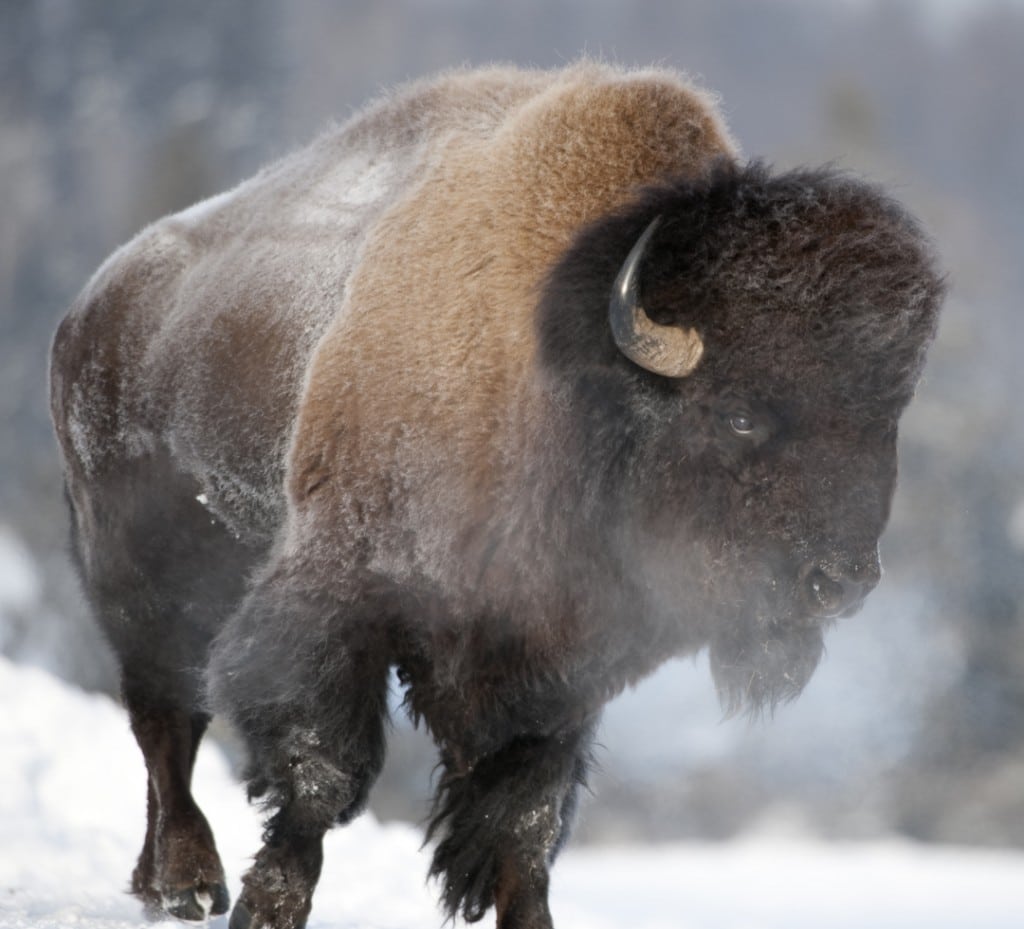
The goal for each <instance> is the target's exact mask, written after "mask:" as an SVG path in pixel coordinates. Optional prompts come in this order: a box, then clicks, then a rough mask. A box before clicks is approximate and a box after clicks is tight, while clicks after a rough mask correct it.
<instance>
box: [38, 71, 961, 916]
mask: <svg viewBox="0 0 1024 929" xmlns="http://www.w3.org/2000/svg"><path fill="white" fill-rule="evenodd" d="M645 230H646V232H645ZM627 256H631V259H630V260H627ZM631 261H632V264H631V263H630V262H631ZM935 264H936V263H935V260H934V258H933V256H932V254H931V250H930V247H929V245H928V242H927V240H926V238H925V237H924V235H923V234H922V232H921V230H920V229H919V227H918V225H917V223H916V222H915V221H914V220H913V219H912V218H911V217H910V216H908V215H907V214H906V212H905V211H904V210H903V209H902V208H901V207H900V206H899V205H897V204H896V203H895V202H894V201H892V200H891V199H890V198H889V197H888V196H886V195H885V194H884V193H883V192H882V191H880V190H879V189H877V188H875V187H874V186H872V185H870V184H867V183H865V182H863V181H861V180H858V179H856V178H853V177H851V176H849V175H847V174H844V173H842V172H837V171H834V170H825V169H818V170H798V171H792V172H787V173H775V172H772V171H771V170H769V169H768V168H767V167H766V166H764V165H763V164H760V163H757V162H753V163H750V164H743V163H741V162H740V161H739V155H738V151H737V148H736V146H735V144H734V143H733V141H732V140H731V138H730V136H729V133H728V131H727V129H726V127H725V125H724V123H723V121H722V118H721V116H720V114H719V113H718V111H717V109H716V107H715V103H714V100H713V98H712V97H711V96H710V95H709V94H707V93H706V92H704V91H702V90H700V89H698V88H696V87H695V86H694V85H693V84H692V83H691V82H689V81H688V80H687V79H686V78H684V77H683V76H681V75H679V74H677V73H675V72H671V71H667V70H656V69H648V70H637V71H626V70H623V69H619V68H615V67H611V66H608V65H603V64H598V63H594V62H588V61H584V62H580V63H578V64H576V65H574V66H572V67H569V68H566V69H563V70H559V71H521V70H517V69H512V68H491V69H486V70H479V71H469V70H467V71H456V72H451V73H448V74H445V75H442V76H440V77H437V78H433V79H430V80H426V81H422V82H420V83H416V84H413V85H410V86H408V87H405V88H401V89H399V90H396V91H394V92H393V93H391V94H389V95H387V96H385V97H383V98H382V99H380V100H379V101H377V102H375V103H373V104H371V105H370V106H369V107H367V108H366V109H365V110H363V111H362V112H360V113H358V114H356V115H355V116H354V117H353V118H352V119H350V120H349V121H348V122H347V123H345V124H343V125H341V126H340V127H337V128H334V129H331V130H329V131H327V132H326V133H325V134H323V135H322V136H321V137H319V138H318V139H317V140H315V141H314V142H313V143H312V144H311V145H309V146H308V147H306V148H305V149H302V150H301V151H299V152H296V153H295V154H293V155H291V156H288V157H287V158H285V159H283V160H282V161H280V162H278V163H276V164H274V165H271V166H270V167H268V168H266V169H265V170H264V171H262V172H261V173H259V174H258V175H256V176H255V177H254V178H252V179H250V180H248V181H245V182H244V183H242V184H240V185H239V186H238V187H236V188H235V189H234V190H232V191H229V192H227V193H225V194H222V195H219V196H217V197H213V198H211V199H210V200H207V201H204V202H203V203H201V204H198V205H197V206H195V207H192V208H191V209H189V210H185V211H184V212H181V213H178V214H175V215H173V216H169V217H167V218H165V219H162V220H160V221H158V222H156V223H154V224H153V225H151V226H150V227H148V228H147V229H145V230H143V232H141V233H140V234H139V235H138V236H137V237H136V238H135V239H133V240H132V241H131V242H129V243H128V244H127V245H125V246H124V247H122V248H121V249H119V250H118V251H117V252H115V254H114V255H113V256H111V258H110V259H108V261H107V262H106V263H105V264H104V265H103V266H102V267H101V268H100V269H99V271H97V272H96V274H95V275H94V277H93V278H92V280H91V281H90V282H89V283H88V284H87V286H86V287H85V289H84V290H83V292H82V294H81V295H80V296H79V297H78V299H77V300H76V301H75V303H74V305H73V306H72V308H71V310H70V311H69V313H68V315H67V317H66V318H65V319H64V321H63V322H62V323H61V325H60V327H59V329H58V332H57V335H56V338H55V340H54V345H53V353H52V365H51V378H52V388H51V398H52V410H53V419H54V423H55V427H56V430H57V435H58V439H59V442H60V446H61V450H62V452H63V456H64V462H65V475H66V483H67V492H68V498H69V501H70V504H71V514H72V527H73V535H74V550H75V557H76V560H77V563H78V565H79V567H80V570H81V574H82V578H83V583H84V586H85V589H86V592H87V594H88V596H89V599H90V601H91V603H92V606H93V608H94V610H95V611H96V613H97V616H98V618H99V620H100V622H101V623H102V625H103V627H104V629H105V630H106V632H107V634H108V637H109V639H110V641H111V643H112V645H113V646H114V648H115V650H116V652H117V654H118V657H119V659H120V661H121V664H122V668H123V679H124V683H123V687H124V695H125V700H126V703H127V705H128V708H129V711H130V714H131V718H132V725H133V729H134V731H135V734H136V737H137V739H138V741H139V744H140V747H141V748H142V750H143V753H144V755H145V757H146V761H147V766H148V768H149V773H150V784H151V788H150V789H151V795H150V829H149V832H148V833H147V838H146V843H145V847H144V850H143V853H142V855H141V857H140V859H139V864H138V866H137V868H136V872H135V874H134V876H133V881H132V889H133V891H134V892H135V893H136V894H137V895H138V896H139V897H141V898H142V899H143V900H144V901H145V902H146V903H147V905H148V906H150V907H151V908H153V909H154V910H158V911H163V912H170V913H172V914H174V915H179V916H184V917H186V918H198V917H199V916H201V915H203V914H202V913H201V912H200V910H201V909H202V907H201V903H202V901H203V900H205V901H208V902H211V901H212V902H211V903H210V905H211V906H212V907H213V911H214V912H220V911H222V910H223V909H224V908H226V906H227V896H226V890H225V889H224V887H225V885H224V877H223V872H222V870H221V867H220V863H219V861H218V859H217V855H216V851H215V848H214V845H213V840H212V836H211V835H210V831H209V827H208V826H207V824H206V821H205V819H203V816H202V814H201V813H200V812H199V810H198V808H197V807H196V806H195V803H194V801H193V800H192V798H191V795H190V793H189V788H188V780H189V776H190V767H191V761H192V759H193V758H194V753H195V749H196V746H197V745H198V742H199V739H200V738H201V736H202V733H203V730H204V729H205V726H206V723H207V721H208V719H209V716H210V714H211V713H213V712H220V713H223V714H224V715H226V716H227V717H228V718H229V719H230V720H231V721H232V722H233V723H234V724H235V726H236V727H237V728H238V730H239V732H240V734H241V735H242V737H243V739H244V741H245V743H246V745H247V748H248V750H249V758H250V760H249V774H248V780H249V787H250V793H251V794H253V795H258V796H261V797H262V798H263V801H264V802H265V803H266V805H267V807H268V809H269V811H270V813H271V815H270V818H269V821H268V827H267V836H266V844H265V845H264V847H263V849H262V850H261V851H260V853H259V854H258V855H257V857H256V861H255V864H254V866H253V868H252V869H251V870H250V871H249V873H248V874H247V875H246V877H245V879H244V884H245V887H244V890H243V893H242V897H241V899H240V900H239V902H238V903H237V904H236V908H235V911H234V913H233V915H232V921H231V923H232V929H247V927H256V926H265V927H275V929H283V927H286V926H289V927H291V926H298V925H301V924H302V922H303V921H304V920H305V917H306V915H307V914H308V912H309V906H310V901H311V895H312V891H313V887H314V885H315V882H316V880H317V877H318V875H319V870H320V856H321V851H320V848H321V845H320V841H321V837H322V835H323V833H324V831H325V830H326V829H327V828H328V827H329V826H330V825H332V824H334V823H337V822H345V821H347V820H348V819H350V818H351V817H352V816H354V815H356V814H357V813H358V812H359V811H360V810H361V809H362V808H363V806H364V804H365V801H366V796H367V792H368V790H369V788H370V785H371V784H372V782H373V779H374V777H375V776H376V774H377V772H378V771H379V769H380V765H381V763H382V759H383V753H384V721H385V717H386V713H387V700H386V694H387V681H388V674H389V670H390V669H392V668H397V669H398V673H399V678H400V680H401V681H402V684H403V686H404V688H405V702H406V706H407V708H408V710H409V712H410V713H411V714H412V716H413V717H414V718H415V719H417V720H422V721H423V722H424V723H425V724H426V725H427V726H428V727H429V729H430V731H431V733H432V734H433V736H434V738H435V739H436V741H437V742H438V745H439V747H440V750H441V760H442V766H443V771H442V775H441V777H440V780H439V784H438V796H437V801H436V803H435V807H434V813H433V817H432V822H431V826H430V835H431V836H432V837H434V838H436V839H437V846H436V850H435V853H434V863H433V872H432V873H434V874H437V875H438V876H440V877H441V878H442V880H443V882H444V889H443V900H444V904H445V906H446V908H447V909H448V911H449V912H450V913H452V914H454V913H456V912H460V911H461V912H462V913H463V915H465V916H467V917H468V918H471V919H472V918H478V917H480V916H481V915H482V914H483V913H484V911H486V910H487V908H488V907H490V906H491V905H494V906H495V907H496V909H497V913H498V924H499V927H501V929H549V927H550V925H551V923H550V915H549V914H548V910H547V903H546V898H547V874H548V865H549V864H550V861H551V859H552V858H553V857H554V855H555V853H556V852H557V850H558V849H559V848H560V847H561V845H562V844H563V843H564V841H565V839H566V837H567V835H568V830H569V825H570V822H571V818H572V812H573V810H574V808H575V804H576V796H577V791H578V789H579V787H580V785H581V784H582V783H583V782H584V780H585V776H586V770H587V767H588V761H589V758H590V745H591V740H592V737H593V732H594V729H595V727H596V724H597V720H598V718H599V715H600V711H601V708H602V706H603V704H604V703H605V702H606V701H607V700H609V699H610V698H611V697H613V696H614V695H615V694H616V693H618V692H619V691H620V690H621V689H622V688H623V687H625V686H626V685H628V684H630V683H632V682H635V681H636V680H639V679H640V678H642V677H643V676H644V675H646V674H647V673H649V672H650V671H651V670H653V668H655V667H656V666H657V665H658V664H660V663H661V662H663V661H664V660H665V659H667V658H669V657H671V656H674V655H682V654H692V653H693V652H695V651H697V650H699V649H701V648H703V647H707V648H709V649H710V653H711V661H712V668H713V671H714V674H715V680H716V683H717V685H718V687H719V690H720V692H721V694H722V697H723V700H724V702H725V703H726V705H727V706H728V707H731V708H739V707H743V706H745V707H747V708H751V709H757V708H759V707H764V706H771V705H773V704H774V703H775V702H776V701H778V700H780V699H786V698H789V697H793V696H795V695H796V694H798V693H799V692H800V690H801V689H802V688H803V686H804V684H805V683H806V682H807V680H808V678H809V677H810V675H811V673H812V672H813V670H814V667H815V665H816V664H817V662H818V659H819V657H820V654H821V651H822V642H823V629H824V628H825V627H826V626H827V625H828V623H830V622H831V621H833V620H834V619H835V618H836V617H838V616H841V615H846V614H848V613H850V612H852V611H854V610H855V609H856V608H857V607H858V606H859V604H860V602H861V601H862V600H863V597H864V596H865V595H866V594H867V593H868V592H869V591H870V589H871V588H872V587H874V585H875V584H876V583H877V581H878V578H879V572H880V568H879V564H878V557H877V542H878V537H879V535H880V534H881V532H882V530H883V528H884V526H885V523H886V521H887V518H888V512H889V505H890V500H891V496H892V492H893V488H894V485H895V474H896V436H897V423H898V419H899V417H900V415H901V414H902V412H903V410H904V408H905V407H906V405H907V403H908V402H909V401H910V399H911V396H912V393H913V390H914V387H915V384H916V382H917V379H918V376H919V373H920V370H921V366H922V364H923V362H924V354H925V350H926V348H927V346H928V344H929V342H930V341H931V338H932V336H933V334H934V330H935V325H936V317H937V312H938V307H939V304H940V302H941V296H942V282H941V279H940V277H939V276H938V274H937V271H936V267H935ZM627 272H628V273H627ZM623 281H625V282H628V286H626V284H623V285H622V291H621V292H620V290H619V287H620V282H623ZM613 321H614V322H615V325H614V326H613V325H612V324H611V323H612V322H613ZM681 331H685V332H686V333H688V335H687V336H686V338H687V340H688V342H687V344H688V346H689V349H688V350H689V351H691V352H692V354H691V356H689V360H688V361H687V363H686V364H685V365H663V363H662V362H661V361H660V360H659V359H661V358H662V357H663V356H664V354H665V352H666V351H668V350H669V349H668V346H671V345H675V344H677V342H678V340H677V339H676V340H673V339H670V338H669V334H670V333H672V334H675V335H678V334H679V333H680V332H681ZM623 340H633V341H631V342H629V345H628V346H627V344H626V342H624V341H623Z"/></svg>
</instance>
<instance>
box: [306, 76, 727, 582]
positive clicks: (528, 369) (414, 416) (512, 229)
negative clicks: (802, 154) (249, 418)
mask: <svg viewBox="0 0 1024 929" xmlns="http://www.w3.org/2000/svg"><path fill="white" fill-rule="evenodd" d="M529 79H530V80H536V75H529ZM731 154H733V148H732V146H731V143H730V141H729V139H728V136H727V134H726V131H725V129H724V127H723V126H722V124H721V121H720V120H719V119H718V117H717V116H716V115H715V113H714V111H713V110H712V109H711V106H710V103H709V101H708V99H707V98H706V97H705V96H703V95H701V94H699V93H697V92H696V91H694V90H693V89H692V88H691V87H689V86H688V85H686V84H685V83H683V82H682V81H681V79H679V78H678V77H677V76H675V75H672V74H668V73H662V72H642V73H638V74H635V75H632V74H624V73H621V72H616V71H612V70H611V69H608V68H605V67H602V66H598V65H590V64H585V65H581V66H578V67H577V68H575V69H572V70H570V71H568V72H565V73H559V74H556V75H551V76H550V77H549V78H548V80H547V82H546V83H545V85H544V86H543V89H542V90H541V91H540V92H539V93H536V94H534V95H532V96H530V97H528V98H527V99H526V100H525V101H523V102H520V103H518V104H517V105H516V106H515V107H511V108H509V109H507V110H506V111H504V112H503V113H502V118H501V119H500V120H496V121H495V124H494V126H493V128H492V129H491V130H490V131H488V132H487V133H480V132H471V131H455V132H451V133H449V134H448V135H447V136H446V137H445V138H444V139H443V140H441V141H440V142H439V151H438V153H437V154H436V155H435V157H433V158H432V159H431V163H430V168H429V170H427V171H425V172H424V173H423V175H422V176H421V177H420V179H419V182H418V184H417V186H416V187H415V189H414V190H413V191H411V192H410V193H409V194H408V195H407V196H406V197H404V198H403V199H401V200H399V201H398V202H397V203H396V204H395V205H394V206H393V207H392V208H391V209H390V210H389V211H388V212H387V213H386V214H385V216H384V217H383V218H382V219H381V221H380V222H379V223H378V224H377V225H376V227H375V228H374V230H373V232H372V233H371V235H370V236H369V240H368V242H367V244H366V247H365V250H364V252H363V258H362V261H361V262H360V266H359V268H358V269H357V271H356V273H355V275H354V276H353V279H352V281H351V284H350V289H349V294H348V298H347V302H348V303H349V304H350V306H351V307H352V312H351V313H341V314H339V315H338V316H337V317H336V318H335V319H334V321H333V322H332V323H331V325H330V326H328V328H327V330H326V332H325V334H324V336H323V338H322V339H321V341H320V344H319V345H318V347H317V350H316V352H315V353H314V356H313V360H312V363H311V365H310V373H309V378H308V381H307V385H306V390H305V393H304V396H303V401H302V405H301V410H300V415H299V419H298V425H297V429H296V432H295V441H294V445H293V449H292V454H291V460H290V474H291V479H290V482H289V491H290V496H291V499H292V501H293V503H294V504H295V506H296V508H297V511H296V513H295V515H296V517H297V519H298V527H297V528H298V532H297V534H296V535H295V536H294V542H295V544H296V545H297V546H298V545H306V544H308V542H309V535H308V533H309V530H310V525H309V521H310V520H313V521H315V522H316V523H318V524H319V526H320V527H321V529H322V531H323V532H325V533H329V534H336V533H337V528H338V525H339V520H340V521H341V523H342V524H344V525H351V524H352V519H353V515H352V514H353V509H354V508H355V507H357V506H358V508H360V509H361V510H362V511H364V512H366V511H372V512H373V518H372V519H371V520H369V521H371V522H372V523H373V525H374V526H375V527H376V529H377V531H378V532H379V530H380V528H381V525H382V519H381V517H382V515H383V514H384V513H385V512H386V511H387V510H388V509H389V507H391V506H393V505H394V501H395V500H401V501H402V502H403V506H405V507H410V506H412V507H415V506H416V503H417V501H423V502H427V503H429V508H430V510H431V512H432V513H433V515H434V516H435V517H436V515H437V510H438V507H442V508H444V509H445V510H446V513H445V516H446V518H444V519H440V520H438V522H439V523H440V524H441V525H448V526H452V525H459V524H460V523H461V524H463V525H465V526H467V527H468V526H469V525H471V524H472V523H473V522H474V521H475V516H476V513H478V512H479V511H486V510H488V509H490V508H491V507H492V506H493V504H494V503H495V499H494V497H495V495H500V494H501V493H502V491H503V490H507V489H508V488H503V487H502V486H501V485H500V483H498V482H497V480H496V478H497V477H498V476H503V477H504V478H506V479H507V480H512V481H517V482H518V481H521V480H524V479H526V477H527V476H526V475H523V474H513V473H511V472H510V470H509V467H508V465H509V464H510V463H512V462H522V463H524V464H525V463H526V462H527V461H529V460H530V458H531V456H528V455H527V456H523V455H520V454H517V449H519V448H521V447H522V445H523V444H525V443H529V442H530V441H532V440H533V438H532V435H531V434H532V432H533V430H532V429H531V423H532V422H533V421H534V420H543V421H544V422H546V423H547V425H546V427H545V429H544V433H545V435H551V434H553V430H551V428H550V419H549V413H550V411H548V410H546V409H543V408H542V407H539V406H537V404H539V403H540V400H539V398H538V396H537V390H536V387H537V385H536V383H535V368H534V354H535V350H536V341H535V332H534V326H533V319H532V313H533V308H534V306H535V305H536V301H537V298H538V295H539V288H540V285H541V283H542V281H543V279H544V276H545V274H546V272H547V270H548V269H549V268H550V267H551V265H552V264H553V262H554V261H555V260H556V258H557V257H558V256H559V255H560V254H561V253H562V252H563V251H564V249H565V248H566V247H567V246H568V244H569V242H570V241H571V239H572V236H573V234H574V232H575V231H576V230H578V229H579V228H580V227H581V226H582V225H583V224H584V223H586V222H587V221H588V220H591V219H594V218H596V217H597V216H599V215H601V214H603V213H605V212H607V211H608V210H610V209H613V208H615V207H617V206H620V205H622V204H623V202H624V201H625V200H626V199H628V197H629V196H630V193H631V191H633V190H634V189H635V188H636V187H637V186H638V185H641V184H645V183H651V182H655V181H657V180H658V179H661V178H664V177H666V176H668V175H672V174H676V175H679V174H686V173H690V172H694V173H695V172H698V171H700V170H701V169H702V168H703V167H705V166H706V164H707V162H708V161H709V160H710V159H711V158H714V157H716V156H722V155H725V156H729V155H731ZM408 369H412V370H413V371H415V374H414V376H412V377H395V378H393V379H392V378H389V377H388V372H401V371H405V370H408ZM356 423H358V424H359V428H358V434H357V435H356V434H353V429H352V424H356ZM368 469H369V470H368ZM453 472H454V473H453ZM381 473H387V474H389V475H398V476H404V478H405V480H406V486H403V487H388V486H386V485H382V483H381V481H380V479H379V475H380V474H381ZM311 489H312V491H313V492H312V493H311ZM468 500H471V501H475V503H476V506H471V507H469V508H468V510H467V508H466V502H467V501H468ZM460 511H461V512H460ZM417 515H418V514H416V513H410V512H408V511H403V512H401V513H400V514H396V516H397V517H398V519H399V520H400V521H401V523H402V525H403V526H408V525H409V524H410V522H411V524H413V525H416V524H418V523H420V520H418V519H416V516H417ZM410 518H411V519H410ZM424 518H428V517H426V516H424ZM447 541H448V543H449V544H450V543H452V542H454V541H457V540H455V539H449V540H447ZM441 544H442V546H443V547H444V548H447V547H448V546H447V545H445V544H444V541H442V542H441ZM390 554H391V555H392V556H394V555H395V553H390ZM431 554H432V555H433V556H434V557H437V556H440V555H441V553H440V552H439V551H434V552H432V553H431ZM424 556H425V553H424V552H422V551H420V552H419V556H417V555H416V554H415V553H406V555H405V556H404V557H409V558H410V560H411V561H412V562H415V563H416V569H417V570H421V571H423V570H426V571H427V573H429V574H434V573H435V572H436V576H437V577H438V578H440V577H441V576H442V575H444V574H448V572H446V571H444V569H443V566H442V565H440V564H434V565H430V564H426V563H424ZM385 557H386V556H385ZM387 567H388V568H389V570H391V571H394V570H395V568H396V565H395V564H394V563H393V562H391V563H389V564H388V565H387ZM431 569H433V570H431Z"/></svg>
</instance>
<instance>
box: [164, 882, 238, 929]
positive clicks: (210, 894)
mask: <svg viewBox="0 0 1024 929" xmlns="http://www.w3.org/2000/svg"><path fill="white" fill-rule="evenodd" d="M230 905H231V898H230V897H229V896H228V889H227V887H226V886H224V884H221V883H215V884H204V885H201V886H199V887H185V888H182V889H181V890H175V891H171V892H169V893H166V894H164V895H163V899H162V909H163V911H164V912H165V913H166V914H167V915H168V916H173V917H174V918H175V919H182V920H185V921H186V922H192V923H203V922H206V921H207V920H208V919H209V918H210V917H211V916H221V915H223V914H224V913H226V912H227V911H228V907H229V906H230Z"/></svg>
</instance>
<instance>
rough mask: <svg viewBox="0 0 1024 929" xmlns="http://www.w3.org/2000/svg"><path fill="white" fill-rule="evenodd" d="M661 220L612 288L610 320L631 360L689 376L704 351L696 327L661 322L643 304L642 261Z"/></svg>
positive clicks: (658, 219) (648, 232)
mask: <svg viewBox="0 0 1024 929" xmlns="http://www.w3.org/2000/svg"><path fill="white" fill-rule="evenodd" d="M660 222H661V217H660V216H656V217H655V218H654V219H653V220H652V221H651V224H650V225H649V226H648V227H647V228H646V229H645V230H644V233H643V235H641V236H640V238H639V239H637V240H636V244H635V245H634V246H633V249H632V251H630V253H629V255H627V256H626V260H625V261H624V262H623V264H622V269H621V270H620V271H619V276H618V277H617V278H616V279H615V286H614V287H613V288H612V296H611V301H610V302H609V304H608V321H609V323H610V324H611V327H612V337H613V338H614V339H615V344H616V345H617V346H618V347H619V351H621V352H622V354H623V355H625V356H626V357H627V358H628V359H629V360H630V361H633V362H635V363H636V364H638V365H640V367H641V368H645V369H646V370H648V371H653V372H654V373H655V374H661V375H663V376H665V377H686V375H688V374H690V373H691V372H692V371H693V369H694V368H696V367H697V363H698V362H699V361H700V359H701V355H703V354H704V343H703V342H702V341H701V338H700V335H699V334H698V333H697V330H696V329H682V328H680V327H679V326H662V325H659V324H658V323H656V322H654V321H653V320H652V319H651V318H650V317H649V316H648V315H647V313H646V312H645V311H644V308H643V307H642V306H641V305H640V274H639V270H640V264H641V262H642V261H643V257H644V251H645V250H646V248H647V243H648V242H649V241H650V239H651V236H652V235H654V230H655V229H657V228H658V224H659V223H660Z"/></svg>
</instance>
